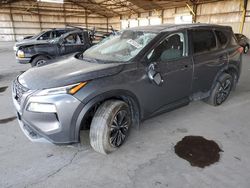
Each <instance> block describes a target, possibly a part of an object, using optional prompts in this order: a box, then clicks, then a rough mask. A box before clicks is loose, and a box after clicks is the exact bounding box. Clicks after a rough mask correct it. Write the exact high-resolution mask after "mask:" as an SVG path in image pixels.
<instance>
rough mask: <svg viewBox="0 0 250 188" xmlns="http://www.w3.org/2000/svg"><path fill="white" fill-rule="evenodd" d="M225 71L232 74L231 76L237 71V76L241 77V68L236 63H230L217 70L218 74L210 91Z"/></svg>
mask: <svg viewBox="0 0 250 188" xmlns="http://www.w3.org/2000/svg"><path fill="white" fill-rule="evenodd" d="M223 73H227V74H230V75H231V76H233V75H232V74H233V73H236V74H237V77H238V78H239V70H238V68H237V66H236V65H234V64H229V65H228V66H225V67H223V68H222V69H221V70H220V71H218V72H217V74H216V76H215V78H214V80H213V83H212V87H211V89H210V91H211V90H212V89H213V87H214V86H215V84H216V82H217V81H218V80H219V77H220V76H221V74H223ZM237 81H238V80H237ZM236 83H237V82H236ZM236 83H235V84H236Z"/></svg>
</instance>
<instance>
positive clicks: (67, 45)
mask: <svg viewBox="0 0 250 188" xmlns="http://www.w3.org/2000/svg"><path fill="white" fill-rule="evenodd" d="M59 31H60V30H53V31H51V34H53V32H59ZM63 31H64V32H65V33H64V34H63V33H60V35H59V34H58V35H59V37H56V36H57V35H56V36H55V37H52V36H51V37H45V36H44V35H45V34H46V36H47V34H48V32H46V33H44V34H42V35H41V36H40V37H38V38H37V39H32V38H31V39H27V40H24V41H23V42H21V43H18V44H16V47H15V50H16V51H15V53H16V59H17V61H18V62H19V63H22V64H27V63H31V65H32V66H36V65H41V64H44V63H46V62H47V61H48V60H50V59H55V58H57V57H60V56H63V55H66V54H71V53H75V52H84V51H85V50H86V49H88V48H89V47H90V46H91V45H92V42H91V38H90V35H89V32H88V31H85V30H82V29H67V30H63ZM41 37H42V39H41Z"/></svg>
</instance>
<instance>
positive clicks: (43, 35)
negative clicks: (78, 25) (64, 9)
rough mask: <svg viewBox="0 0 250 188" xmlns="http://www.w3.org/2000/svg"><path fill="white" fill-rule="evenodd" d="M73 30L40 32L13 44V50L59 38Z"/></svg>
mask: <svg viewBox="0 0 250 188" xmlns="http://www.w3.org/2000/svg"><path fill="white" fill-rule="evenodd" d="M73 30H75V28H58V29H50V30H48V31H42V32H40V33H38V34H37V35H34V36H26V37H24V40H22V41H19V42H17V43H15V45H14V47H13V49H14V51H15V52H16V51H17V48H18V47H19V46H24V45H26V44H31V43H36V42H38V41H46V40H51V39H54V38H57V37H60V36H61V35H62V34H64V33H67V32H69V31H73Z"/></svg>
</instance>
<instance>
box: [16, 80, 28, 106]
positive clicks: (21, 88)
mask: <svg viewBox="0 0 250 188" xmlns="http://www.w3.org/2000/svg"><path fill="white" fill-rule="evenodd" d="M13 89H14V94H15V99H16V100H17V102H18V104H20V103H21V99H22V96H23V94H24V93H26V92H27V91H29V89H28V88H26V87H24V86H23V85H22V84H20V83H19V82H18V80H17V79H16V80H15V81H14V85H13Z"/></svg>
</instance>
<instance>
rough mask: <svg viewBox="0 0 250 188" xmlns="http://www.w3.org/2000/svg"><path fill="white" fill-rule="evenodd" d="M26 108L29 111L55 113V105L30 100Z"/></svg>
mask: <svg viewBox="0 0 250 188" xmlns="http://www.w3.org/2000/svg"><path fill="white" fill-rule="evenodd" d="M27 110H28V111H31V112H47V113H56V106H55V105H54V104H46V103H37V102H31V103H30V104H29V106H28V108H27Z"/></svg>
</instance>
